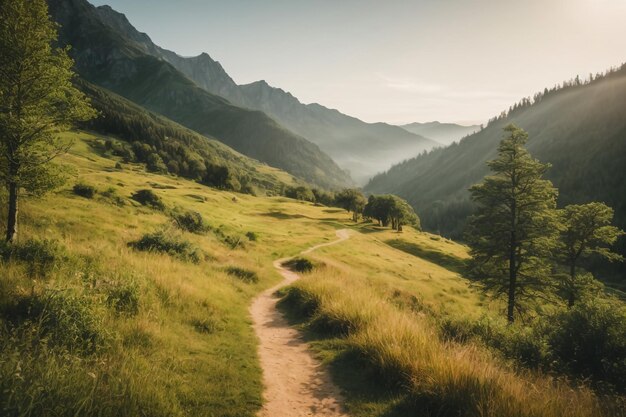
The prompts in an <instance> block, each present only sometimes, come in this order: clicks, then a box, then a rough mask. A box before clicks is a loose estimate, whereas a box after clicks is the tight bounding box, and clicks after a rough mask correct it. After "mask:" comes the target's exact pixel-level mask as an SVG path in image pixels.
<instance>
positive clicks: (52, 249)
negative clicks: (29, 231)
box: [0, 239, 68, 278]
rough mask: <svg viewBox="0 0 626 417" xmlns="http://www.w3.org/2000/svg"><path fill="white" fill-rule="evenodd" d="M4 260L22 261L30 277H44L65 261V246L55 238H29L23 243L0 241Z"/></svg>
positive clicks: (0, 249)
mask: <svg viewBox="0 0 626 417" xmlns="http://www.w3.org/2000/svg"><path fill="white" fill-rule="evenodd" d="M0 254H1V256H2V259H3V260H4V261H5V262H8V261H14V262H22V263H24V264H25V265H26V271H27V274H28V276H29V277H30V278H45V277H47V276H48V275H49V274H50V272H52V271H53V270H54V269H55V268H58V267H59V266H60V264H61V263H62V262H65V261H67V259H68V257H67V253H66V251H65V248H64V247H63V246H61V245H60V244H59V243H58V242H57V241H55V240H47V239H44V240H35V239H29V240H27V241H26V242H24V243H4V242H2V243H0Z"/></svg>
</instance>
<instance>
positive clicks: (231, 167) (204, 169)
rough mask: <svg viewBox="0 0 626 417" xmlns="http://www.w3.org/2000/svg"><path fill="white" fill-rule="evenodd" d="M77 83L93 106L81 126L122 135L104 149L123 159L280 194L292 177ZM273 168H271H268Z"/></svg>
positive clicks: (216, 182)
mask: <svg viewBox="0 0 626 417" xmlns="http://www.w3.org/2000/svg"><path fill="white" fill-rule="evenodd" d="M77 85H78V87H79V88H80V89H81V90H82V91H83V92H84V93H85V94H86V95H87V97H89V99H90V100H91V104H92V106H93V107H94V108H95V109H96V110H97V111H98V113H99V115H98V117H97V118H95V119H93V120H90V121H89V122H86V123H83V124H82V127H84V128H86V129H89V130H91V131H94V132H98V133H101V134H105V135H115V136H117V137H118V138H121V139H122V140H120V141H118V142H114V141H108V142H107V148H108V149H106V150H107V151H111V152H113V153H114V154H116V155H117V156H121V157H123V158H124V159H125V160H126V161H128V162H143V163H145V164H147V168H148V169H149V170H150V171H152V172H161V173H164V172H168V173H170V174H174V175H180V176H182V177H185V178H189V179H192V180H195V181H198V182H200V183H202V184H205V185H209V186H213V187H217V188H222V189H229V190H234V191H241V192H245V193H250V194H256V193H257V192H258V191H261V192H269V193H271V194H280V193H281V192H283V190H284V189H285V187H287V186H290V185H292V184H293V183H294V182H295V179H294V178H291V177H289V175H288V174H286V173H282V172H279V171H278V170H273V169H271V168H269V167H267V166H264V165H263V164H261V163H259V162H258V161H255V160H252V159H250V158H248V157H246V156H243V155H241V154H238V153H236V152H234V151H233V150H232V149H230V148H229V147H227V146H225V145H224V144H222V143H220V142H218V141H216V140H211V139H208V138H206V137H204V136H202V135H200V134H198V133H196V132H194V131H192V130H190V129H187V128H185V127H183V126H181V125H178V124H176V123H174V122H172V121H170V120H168V119H166V118H165V117H162V116H159V115H157V114H154V113H150V112H148V111H146V110H144V109H143V108H141V107H139V106H138V105H136V104H134V103H132V102H130V101H128V100H126V99H124V98H123V97H120V96H118V95H116V94H114V93H111V92H109V91H107V90H105V89H103V88H100V87H97V86H95V85H93V84H90V83H88V82H86V81H83V80H77ZM272 171H273V172H272Z"/></svg>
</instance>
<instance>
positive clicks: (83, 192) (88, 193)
mask: <svg viewBox="0 0 626 417" xmlns="http://www.w3.org/2000/svg"><path fill="white" fill-rule="evenodd" d="M72 191H73V192H74V194H76V195H79V196H81V197H85V198H93V197H94V196H95V195H96V193H97V192H98V190H96V187H94V186H93V185H88V184H82V183H78V184H75V185H74V187H72Z"/></svg>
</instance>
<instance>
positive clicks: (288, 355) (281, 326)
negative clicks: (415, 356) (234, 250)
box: [250, 229, 350, 417]
mask: <svg viewBox="0 0 626 417" xmlns="http://www.w3.org/2000/svg"><path fill="white" fill-rule="evenodd" d="M337 237H338V239H337V240H334V241H332V242H328V243H322V244H320V245H316V246H313V247H311V248H309V249H307V250H305V251H303V252H302V254H303V255H305V254H307V253H310V252H313V251H314V250H316V249H319V248H321V247H324V246H330V245H335V244H337V243H340V242H343V241H344V240H346V239H349V238H350V235H349V233H348V230H346V229H342V230H338V231H337ZM289 259H291V258H283V259H278V260H276V261H274V268H276V269H277V270H278V272H279V273H280V274H281V275H282V276H283V277H284V278H285V279H284V280H283V281H282V282H281V283H280V284H278V285H276V286H274V287H272V288H270V289H268V290H265V291H264V292H263V293H261V294H260V295H259V296H258V297H257V298H255V299H254V301H253V302H252V305H251V306H250V313H251V315H252V320H253V322H254V325H253V326H254V330H255V332H256V334H257V337H258V338H259V357H260V360H261V366H262V367H263V382H264V385H265V393H264V397H265V404H264V405H263V409H262V410H261V411H260V412H259V417H304V416H324V417H348V415H347V414H346V413H345V411H344V410H343V407H342V406H341V403H342V402H343V398H342V396H341V393H340V392H339V389H338V388H337V387H336V386H335V385H334V384H333V382H332V381H331V379H330V375H329V374H328V372H327V370H326V369H324V367H323V365H322V364H321V363H320V362H319V361H318V360H317V359H315V358H314V357H313V354H312V352H311V350H310V348H309V346H308V344H307V343H306V342H305V341H304V339H303V338H302V336H301V335H300V333H299V332H298V331H297V330H295V329H293V328H292V327H290V326H289V323H287V320H286V319H285V317H283V315H282V314H281V313H280V312H279V311H278V309H277V308H276V303H277V302H278V298H277V297H275V296H274V293H275V292H276V291H277V290H278V289H280V288H282V287H284V286H286V285H289V284H291V283H292V282H294V281H296V280H297V279H299V278H300V276H299V275H298V274H296V273H295V272H293V271H290V270H288V269H286V268H284V267H283V266H282V264H283V263H284V262H285V261H287V260H289Z"/></svg>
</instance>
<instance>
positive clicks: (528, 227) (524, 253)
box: [467, 125, 558, 322]
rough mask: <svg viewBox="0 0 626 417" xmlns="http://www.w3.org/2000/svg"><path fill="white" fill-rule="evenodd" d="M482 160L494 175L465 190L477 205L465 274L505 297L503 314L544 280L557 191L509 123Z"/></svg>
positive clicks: (518, 307)
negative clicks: (495, 149)
mask: <svg viewBox="0 0 626 417" xmlns="http://www.w3.org/2000/svg"><path fill="white" fill-rule="evenodd" d="M505 131H506V132H507V133H508V134H509V136H508V137H506V138H505V139H503V140H502V142H501V143H500V146H499V148H498V157H497V158H496V159H494V160H492V161H490V162H489V163H488V165H489V167H490V168H491V170H492V171H493V172H494V175H491V176H487V177H485V179H484V180H483V182H482V183H480V184H477V185H474V186H473V187H472V188H470V192H471V194H472V199H473V200H474V201H475V202H476V203H477V205H478V207H477V210H476V214H475V215H474V216H473V217H472V218H471V219H470V224H469V226H468V231H467V241H468V243H469V245H470V248H471V251H470V253H471V255H472V261H471V263H470V272H471V274H472V275H473V276H474V277H476V278H477V279H479V280H481V281H482V282H483V283H484V284H485V289H486V290H487V291H492V292H493V293H494V294H495V295H496V296H504V297H506V299H507V318H508V320H509V321H510V322H512V321H513V320H514V317H515V314H518V313H520V312H523V311H524V309H525V308H527V305H526V302H527V301H529V300H531V301H532V300H534V299H535V298H536V297H538V296H539V295H541V294H543V292H544V290H545V289H546V288H547V286H548V284H549V282H547V281H546V277H549V276H550V272H551V270H550V268H551V265H550V263H549V262H548V258H549V256H550V254H551V251H552V249H553V248H554V246H555V245H556V237H557V232H558V224H557V216H556V211H555V209H556V196H557V191H556V189H555V188H554V187H553V186H552V183H551V182H550V181H548V180H544V179H542V176H543V174H544V173H545V172H546V171H547V169H548V168H549V165H547V164H542V163H540V162H539V161H537V160H535V159H533V158H532V157H531V156H530V154H529V153H528V151H527V150H526V149H525V148H524V145H525V144H526V141H527V140H528V135H527V134H526V132H524V131H523V130H522V129H519V128H517V127H515V126H513V125H510V126H507V127H506V128H505Z"/></svg>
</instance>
